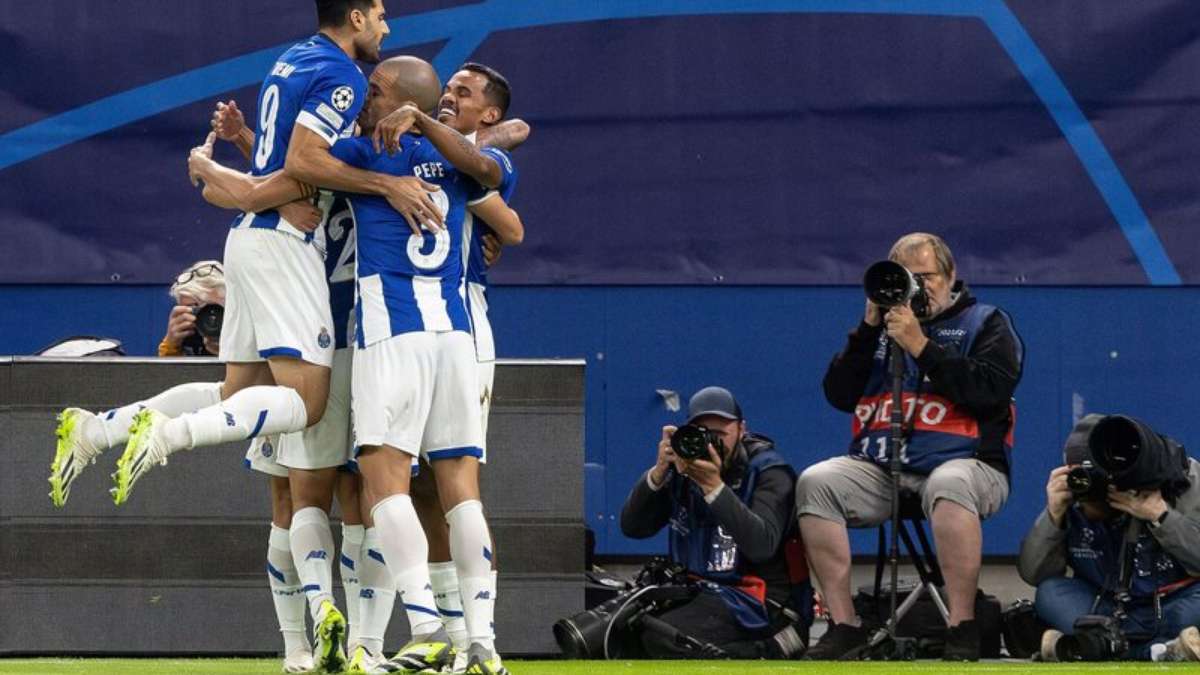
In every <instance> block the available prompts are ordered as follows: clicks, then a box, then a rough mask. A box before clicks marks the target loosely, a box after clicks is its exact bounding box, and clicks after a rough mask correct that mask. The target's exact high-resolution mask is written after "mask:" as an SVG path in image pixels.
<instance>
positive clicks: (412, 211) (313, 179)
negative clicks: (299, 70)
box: [283, 124, 443, 230]
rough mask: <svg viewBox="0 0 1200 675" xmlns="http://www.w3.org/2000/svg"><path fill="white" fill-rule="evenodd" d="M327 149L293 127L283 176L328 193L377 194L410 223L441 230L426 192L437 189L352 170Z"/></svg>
mask: <svg viewBox="0 0 1200 675" xmlns="http://www.w3.org/2000/svg"><path fill="white" fill-rule="evenodd" d="M329 147H330V143H329V142H328V141H327V140H326V139H325V138H324V137H322V136H320V135H318V134H317V133H315V132H313V131H312V130H310V129H308V128H307V127H305V126H302V125H300V124H297V125H296V127H295V129H293V131H292V138H291V140H290V141H289V143H288V152H287V159H286V160H285V162H284V166H283V172H284V174H285V175H287V176H289V177H290V178H293V179H295V180H297V181H300V182H301V183H307V184H309V185H317V186H320V187H323V188H327V189H330V190H338V191H340V192H352V193H358V194H372V195H379V196H381V197H383V198H385V199H387V200H388V203H389V204H391V205H392V208H394V209H396V210H397V211H399V212H400V213H401V214H403V215H404V217H405V218H406V219H408V220H409V221H410V222H413V221H416V222H418V223H425V224H426V225H427V226H429V227H430V228H432V229H434V230H439V229H441V228H442V226H443V218H442V213H441V211H440V210H439V209H438V208H437V206H435V205H434V203H433V200H432V199H430V197H429V193H430V192H436V191H438V190H440V189H441V188H439V187H438V186H436V185H432V184H430V183H426V182H425V181H423V180H420V179H418V178H415V177H413V176H401V177H397V176H388V175H385V174H381V173H375V172H374V171H366V170H364V169H359V168H355V167H353V166H350V165H349V164H346V163H345V162H343V161H341V160H339V159H337V158H336V157H334V156H333V155H331V154H330V152H329Z"/></svg>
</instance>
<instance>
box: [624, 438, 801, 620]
mask: <svg viewBox="0 0 1200 675" xmlns="http://www.w3.org/2000/svg"><path fill="white" fill-rule="evenodd" d="M741 445H742V447H743V448H744V450H745V456H744V457H742V458H741V459H740V460H739V461H742V462H746V461H749V458H750V457H753V456H754V455H755V454H756V453H758V452H760V451H762V450H766V449H770V448H774V443H773V442H772V441H771V439H769V438H767V437H766V436H763V435H760V434H754V433H749V434H746V436H745V437H744V438H743V439H742V443H741ZM733 464H734V463H733V462H731V463H730V466H729V467H728V468H727V469H726V470H725V471H724V472H722V478H723V479H724V480H725V482H726V483H727V485H726V487H725V488H724V489H722V490H721V493H720V494H719V495H717V498H716V499H714V500H713V502H712V503H711V504H709V505H708V508H709V510H710V511H711V512H712V514H713V516H714V517H715V518H716V520H717V521H718V522H719V523H720V525H721V527H722V528H723V529H724V530H725V532H726V533H727V534H728V535H729V536H730V537H732V538H733V540H734V541H735V542H736V543H737V545H738V549H739V550H740V551H741V553H742V554H743V555H744V556H745V559H746V561H747V563H748V564H749V566H750V570H749V571H750V572H751V573H753V574H754V575H755V576H758V577H761V578H762V579H763V580H764V581H766V582H767V595H768V597H771V598H772V599H774V600H777V601H779V602H784V601H786V599H787V593H788V589H789V583H788V571H787V559H786V557H785V555H784V547H783V543H784V542H785V541H786V539H787V537H788V536H789V535H790V534H791V533H792V526H793V523H794V519H793V518H792V509H793V506H794V504H795V489H796V485H795V483H796V481H795V477H794V474H793V473H792V472H791V470H790V468H788V467H776V468H769V469H765V470H764V471H763V472H762V473H761V474H760V475H759V477H758V482H757V484H756V486H755V488H754V492H753V494H752V497H751V499H750V504H749V505H747V504H746V503H745V502H743V501H742V500H740V499H738V497H737V495H735V494H734V492H733V490H731V489H730V488H729V487H728V484H730V483H731V481H733V480H735V479H736V478H735V475H734V474H735V473H736V467H735V466H733ZM667 475H668V478H667V480H666V481H665V482H664V484H663V485H662V486H660V487H659V489H658V490H652V489H651V488H650V486H649V484H648V483H647V482H646V473H642V474H641V475H639V477H638V480H637V483H635V484H634V486H633V489H632V490H630V492H629V496H628V497H627V498H626V499H625V505H624V506H623V507H622V508H621V532H623V533H624V534H625V536H627V537H631V538H633V539H646V538H648V537H652V536H654V535H655V534H657V533H658V532H659V530H661V529H662V528H664V527H666V526H667V524H668V522H670V520H671V515H672V512H673V511H674V509H675V501H674V499H673V498H672V492H673V491H672V489H671V488H672V484H673V482H674V481H684V480H688V479H687V478H686V477H684V476H680V475H678V474H676V473H675V472H674V471H671V472H669V473H668V474H667Z"/></svg>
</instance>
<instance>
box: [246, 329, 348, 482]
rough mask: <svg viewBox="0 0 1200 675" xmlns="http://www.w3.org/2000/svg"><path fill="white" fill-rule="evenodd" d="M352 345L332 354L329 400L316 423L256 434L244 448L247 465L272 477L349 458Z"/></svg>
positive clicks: (340, 461) (328, 464)
mask: <svg viewBox="0 0 1200 675" xmlns="http://www.w3.org/2000/svg"><path fill="white" fill-rule="evenodd" d="M353 358H354V348H353V347H347V348H345V349H338V350H336V351H335V352H334V353H333V372H332V373H331V374H330V379H329V399H328V401H327V402H326V403H325V414H324V415H322V416H321V421H320V422H317V423H316V424H315V425H313V426H311V427H309V428H307V429H305V430H304V431H297V432H295V433H290V434H275V435H273V436H265V437H264V436H259V437H258V438H255V439H254V440H253V441H252V442H251V443H250V449H249V450H247V451H246V462H245V464H246V468H249V469H254V470H255V471H261V472H263V473H265V474H270V475H272V476H281V477H283V476H287V475H288V468H292V469H327V468H329V467H334V466H344V465H345V464H346V463H347V462H348V461H350V455H351V449H352V447H353V440H352V438H351V436H350V372H351V370H352V368H353Z"/></svg>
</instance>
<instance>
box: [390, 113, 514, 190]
mask: <svg viewBox="0 0 1200 675" xmlns="http://www.w3.org/2000/svg"><path fill="white" fill-rule="evenodd" d="M413 127H416V128H417V129H419V130H420V131H421V133H422V134H424V135H425V137H426V138H428V139H429V142H430V143H433V147H435V148H437V150H438V152H440V153H442V156H444V157H445V158H446V160H447V161H448V162H450V163H451V164H452V165H454V168H456V169H458V170H459V171H461V172H463V173H465V174H467V175H468V176H470V177H471V178H474V179H475V180H476V181H478V182H479V184H480V185H483V186H484V187H489V188H494V187H497V186H498V185H500V181H501V179H503V177H504V174H503V173H502V172H501V171H500V165H499V164H498V163H497V162H496V160H495V159H492V158H491V157H488V156H487V155H485V154H483V153H481V152H480V151H479V148H477V147H475V144H474V143H472V142H471V141H469V140H467V137H466V136H463V135H462V134H460V133H458V132H457V131H455V130H454V129H451V128H450V127H448V126H446V125H445V124H442V123H441V122H439V121H437V120H435V119H433V118H432V117H430V116H429V115H426V114H425V113H423V112H421V111H420V110H418V109H417V107H416V106H414V105H411V104H409V105H405V106H403V107H401V108H400V109H399V110H396V111H395V112H393V113H391V114H390V115H388V116H387V117H384V118H383V119H382V120H380V121H379V123H378V124H377V125H375V133H374V134H372V140H374V142H375V147H376V149H377V150H378V149H380V146H381V145H382V146H383V147H386V148H387V150H388V152H395V151H396V150H398V149H399V147H400V137H401V136H402V135H403V134H404V133H405V132H406V131H408V130H409V129H411V128H413Z"/></svg>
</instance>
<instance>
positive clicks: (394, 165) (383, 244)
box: [333, 135, 487, 347]
mask: <svg viewBox="0 0 1200 675" xmlns="http://www.w3.org/2000/svg"><path fill="white" fill-rule="evenodd" d="M333 155H334V156H335V157H337V158H338V159H340V160H342V161H343V162H346V163H347V164H349V165H351V166H355V167H358V168H361V169H366V170H368V171H376V172H378V173H385V174H389V175H393V176H417V177H418V178H421V179H422V180H425V181H427V182H430V183H434V184H436V185H438V186H439V187H441V191H439V192H434V193H432V194H431V196H432V198H433V200H434V203H436V204H437V205H438V207H439V208H440V209H441V210H442V213H443V214H444V217H445V228H444V229H442V230H439V231H438V232H437V234H433V233H431V232H425V233H423V235H422V236H419V237H418V236H416V235H414V234H412V231H411V230H410V229H409V226H408V222H407V221H406V220H405V219H404V216H402V215H400V213H399V212H397V211H396V210H395V209H393V208H392V207H391V205H390V204H388V202H387V200H386V199H384V198H383V197H377V196H373V195H354V196H353V197H352V198H351V200H350V205H351V208H352V209H353V210H354V222H355V227H356V232H357V242H358V251H357V263H356V265H355V268H356V275H357V277H356V278H357V282H356V283H357V290H358V303H357V305H356V306H355V316H356V319H357V325H356V333H357V342H358V346H359V347H366V346H368V345H371V344H374V343H376V342H379V341H380V340H385V339H387V338H389V337H392V336H394V335H400V334H403V333H411V332H416V331H433V332H446V331H464V332H470V330H471V324H470V320H469V319H468V318H467V310H466V300H465V279H464V270H465V260H464V259H465V257H466V248H465V247H464V246H463V221H464V220H465V216H466V213H467V206H468V205H469V204H470V203H472V202H476V201H479V200H481V199H484V198H486V196H487V191H485V190H484V189H483V188H482V187H480V186H479V184H478V183H476V182H475V181H474V180H473V179H472V178H470V177H469V176H466V175H464V174H462V173H459V172H458V170H456V169H455V168H454V167H453V166H452V165H451V164H450V162H448V161H446V159H445V158H444V157H442V155H441V153H439V152H438V151H437V150H436V149H435V148H434V147H433V145H432V144H431V143H429V141H428V140H426V139H424V138H420V137H418V136H411V135H408V136H405V137H404V138H403V139H401V149H400V152H398V153H397V154H395V155H393V156H389V155H388V154H387V153H376V152H375V150H374V148H373V147H372V145H371V140H370V139H369V138H347V139H343V140H340V141H338V142H337V143H336V144H335V145H334V146H333Z"/></svg>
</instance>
